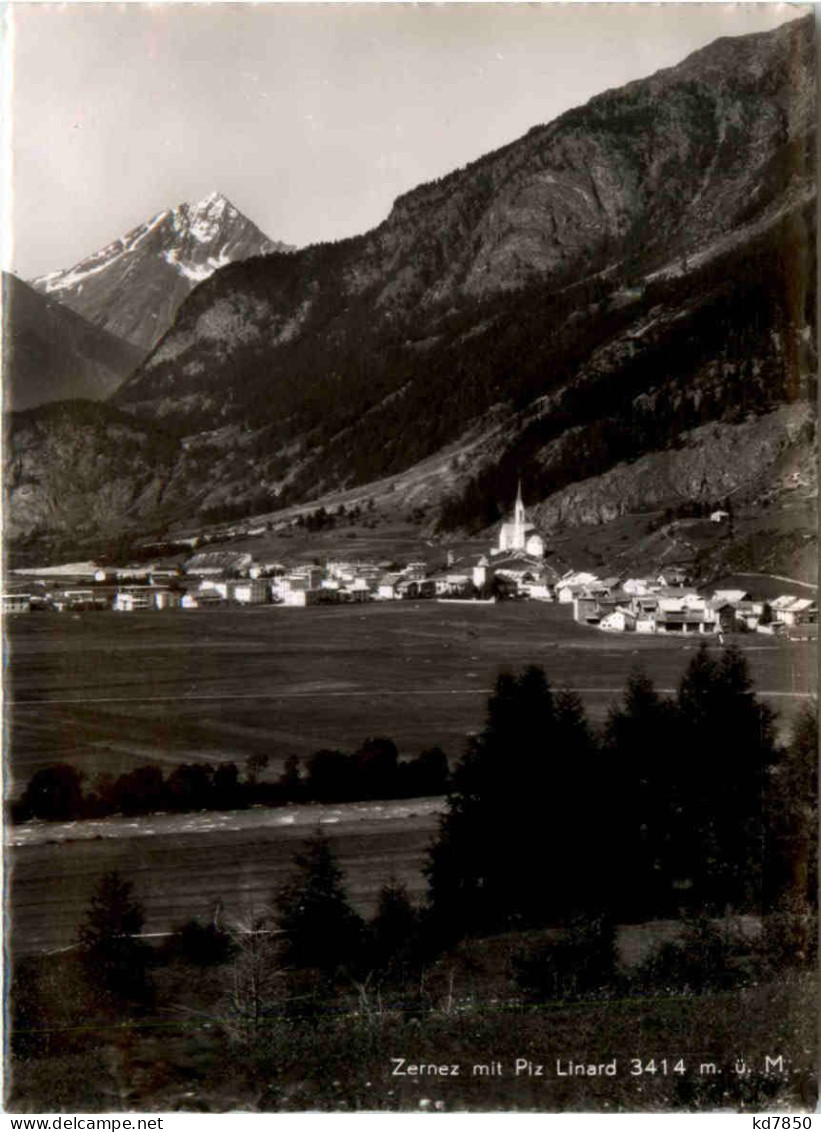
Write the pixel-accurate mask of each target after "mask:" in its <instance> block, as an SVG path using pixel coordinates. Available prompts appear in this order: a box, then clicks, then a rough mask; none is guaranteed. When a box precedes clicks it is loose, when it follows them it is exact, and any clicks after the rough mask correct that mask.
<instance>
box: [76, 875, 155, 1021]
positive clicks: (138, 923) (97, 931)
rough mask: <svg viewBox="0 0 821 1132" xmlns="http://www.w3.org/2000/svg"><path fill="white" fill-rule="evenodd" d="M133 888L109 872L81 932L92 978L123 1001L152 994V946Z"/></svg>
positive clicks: (84, 959)
mask: <svg viewBox="0 0 821 1132" xmlns="http://www.w3.org/2000/svg"><path fill="white" fill-rule="evenodd" d="M132 889H133V885H132V884H131V883H130V882H129V881H125V880H123V878H122V877H121V876H120V874H119V873H117V872H111V873H106V874H105V876H103V877H102V878H101V879H100V882H99V883H98V885H97V887H96V888H95V890H94V893H93V894H92V897H91V901H90V903H89V907H88V910H87V911H86V915H85V920H84V922H83V923H82V924H81V925H80V929H79V933H78V934H79V943H80V958H81V961H82V963H83V966H84V967H85V969H86V972H87V975H88V977H89V980H90V981H91V982H92V983H93V984H94V985H96V986H99V987H101V988H102V989H103V990H104V991H105V992H106V994H107V995H109V996H110V997H111V998H113V999H119V1000H129V999H130V1000H142V999H145V998H146V997H147V995H148V993H149V987H148V983H147V978H146V973H147V966H148V960H149V949H148V946H147V945H146V944H145V943H144V942H143V941H142V940H141V939H140V938H139V936H140V932H141V931H142V928H143V923H144V921H145V914H144V912H143V908H142V905H141V904H139V903H138V901H136V900H135V899H134V897H133V895H132Z"/></svg>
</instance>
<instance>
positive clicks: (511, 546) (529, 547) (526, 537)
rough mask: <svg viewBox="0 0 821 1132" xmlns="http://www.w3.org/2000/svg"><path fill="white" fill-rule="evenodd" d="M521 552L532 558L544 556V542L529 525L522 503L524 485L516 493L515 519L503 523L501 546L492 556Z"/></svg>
mask: <svg viewBox="0 0 821 1132" xmlns="http://www.w3.org/2000/svg"><path fill="white" fill-rule="evenodd" d="M517 550H518V551H521V552H523V553H524V554H526V555H528V556H529V557H530V558H542V557H543V555H544V540H543V539H542V536H541V535H540V534H539V533H538V531H537V530H536V528H535V527H534V526H533V524H532V523H529V522H528V520H527V516H526V514H525V506H524V503H523V502H522V484H521V480H520V481H519V489H518V491H517V492H516V504H515V506H514V508H513V518H512V519H507V520H506V521H505V522H504V523H502V528H501V530H500V531H499V545H498V546H495V547H493V549H492V550H491V552H490V553H491V554H492V555H494V554H510V553H511V551H517Z"/></svg>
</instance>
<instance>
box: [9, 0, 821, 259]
mask: <svg viewBox="0 0 821 1132" xmlns="http://www.w3.org/2000/svg"><path fill="white" fill-rule="evenodd" d="M807 10H808V9H807V7H806V6H804V7H801V6H790V5H783V4H661V5H656V4H640V5H630V4H621V3H619V4H564V5H558V4H441V5H439V4H421V5H410V4H304V5H300V4H258V5H250V4H219V3H215V4H202V3H195V4H156V5H149V4H127V5H118V4H68V5H56V4H28V3H17V4H15V5H13V9H12V11H13V22H14V87H13V96H12V117H13V157H14V166H13V196H12V230H13V235H14V249H13V254H12V255H8V254H7V255H6V260H7V263H6V266H10V267H11V269H12V270H14V271H15V272H16V273H17V274H19V275H21V276H22V277H23V278H30V277H32V276H34V275H38V274H42V273H44V272H46V271H49V270H53V269H56V268H61V267H68V266H71V265H72V264H73V263H75V262H77V261H78V260H80V259H82V258H84V257H85V256H86V255H88V254H90V253H91V252H94V251H96V250H97V249H98V248H100V247H102V246H103V245H104V244H106V243H108V242H109V241H110V240H112V239H115V238H116V237H117V236H119V235H122V234H123V233H124V232H126V231H127V230H128V229H129V228H132V227H134V226H135V225H136V224H139V223H141V222H142V221H144V220H147V219H148V218H149V217H150V216H152V215H153V214H155V213H156V212H159V211H160V210H162V209H164V208H167V207H169V206H171V205H175V204H178V203H179V202H181V201H183V200H192V201H193V200H198V199H200V198H202V197H204V196H206V195H207V194H208V193H209V192H210V191H211V190H212V189H218V190H220V191H221V192H223V193H225V195H226V196H228V197H229V198H230V199H231V200H232V201H233V202H234V204H236V205H237V207H238V208H240V209H241V210H242V211H243V212H245V213H246V214H247V215H248V216H249V217H250V218H251V219H253V220H254V221H255V222H256V223H257V224H258V225H259V226H260V227H261V228H262V229H263V231H265V232H266V234H267V235H269V236H270V237H272V238H273V239H281V240H286V241H288V242H289V243H293V244H297V245H303V244H306V243H313V242H316V241H319V240H328V239H338V238H340V237H342V236H348V235H353V234H355V233H357V232H363V231H365V230H366V229H368V228H370V227H373V226H374V225H375V224H378V223H379V222H380V221H381V220H382V219H383V218H384V217H385V216H386V215H387V214H388V212H389V210H390V205H391V202H392V201H393V199H394V198H395V197H396V196H397V195H398V194H400V193H402V192H405V191H406V190H408V189H410V188H412V187H413V186H414V185H417V184H419V183H420V182H422V181H426V180H430V179H431V178H433V177H438V176H441V175H442V174H443V173H446V172H448V171H449V170H451V169H453V168H455V167H457V166H459V165H463V164H465V163H466V162H468V161H471V160H473V159H474V158H476V157H478V156H480V155H481V154H482V153H486V152H488V151H489V150H491V149H494V148H496V147H497V146H499V145H503V144H504V143H505V142H508V141H511V140H513V139H514V138H516V137H519V136H520V135H521V134H523V133H524V132H526V131H527V130H528V129H529V128H530V127H531V126H534V125H537V124H539V123H544V122H548V121H550V120H551V119H553V118H555V117H556V115H558V114H560V113H561V112H562V111H563V110H566V109H568V108H569V107H571V106H575V105H578V104H580V103H582V102H584V101H586V100H587V99H588V98H590V97H591V96H592V95H594V94H596V93H598V92H599V91H602V90H605V89H607V88H608V87H614V86H619V85H621V84H622V83H624V82H627V81H629V80H630V79H634V78H640V77H642V76H643V75H647V74H650V73H652V72H653V71H656V70H658V69H659V68H661V67H666V66H670V65H672V64H675V63H677V62H679V61H680V60H681V59H683V58H684V57H685V56H686V55H688V54H689V53H690V52H691V51H693V50H696V49H697V48H699V47H701V46H703V45H705V44H706V43H709V42H711V41H712V40H713V39H716V38H717V37H718V36H720V35H741V34H745V33H746V32H751V31H762V30H768V29H770V28H772V27H775V26H777V25H778V24H781V23H784V22H786V21H787V20H789V19H793V18H797V17H798V16H801V15H803V14H804V12H806V11H807Z"/></svg>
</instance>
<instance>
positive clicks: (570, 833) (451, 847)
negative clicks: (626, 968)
mask: <svg viewBox="0 0 821 1132" xmlns="http://www.w3.org/2000/svg"><path fill="white" fill-rule="evenodd" d="M600 770H601V767H600V765H599V758H598V752H597V750H596V743H595V740H594V737H593V735H592V734H591V732H590V729H589V727H588V726H587V722H586V720H585V718H584V712H583V709H582V706H581V703H580V701H579V700H578V698H577V697H576V696H574V695H572V694H570V693H561V694H560V695H559V696H558V697H554V695H553V692H552V690H551V688H550V685H549V683H548V681H547V679H546V677H545V674H544V672H543V671H542V670H541V669H540V668H536V667H530V668H527V669H525V671H524V672H523V673H522V674H521V675H520V676H519V677H514V676H512V675H510V674H507V673H505V674H502V675H500V676H499V677H498V679H497V681H496V689H495V691H494V694H493V696H492V697H491V698H490V700H489V703H488V718H487V723H486V725H485V728H484V731H483V732H482V733H481V735H479V736H478V737H477V738H476V739H475V740H473V741H472V742H471V744H470V747H469V749H468V751H467V753H466V755H465V757H464V758H463V759H462V760H461V761H460V763H459V764H458V766H457V768H456V770H455V772H454V775H453V789H452V793H451V794H450V796H449V798H448V809H447V812H446V814H445V816H444V818H443V820H442V826H441V832H440V837H439V840H438V842H437V844H436V845H435V846H434V848H433V850H432V853H431V858H430V863H429V866H428V870H427V873H428V879H429V885H430V902H431V908H432V916H433V923H434V927H435V930H438V931H439V932H440V934H441V935H442V936H443V937H444V938H448V937H451V938H452V937H456V936H458V935H460V934H465V933H473V932H477V931H487V930H498V929H505V928H513V927H523V926H528V925H533V924H540V923H545V922H547V921H549V920H551V919H556V918H561V917H562V916H563V915H564V914H565V913H566V912H567V911H568V910H569V909H571V908H573V907H588V908H589V907H592V906H595V905H597V904H598V902H599V900H600V898H601V895H602V888H603V884H602V880H603V872H602V867H601V866H602V862H603V853H602V852H601V845H600V839H601V837H602V834H601V832H600V827H599V825H598V822H599V820H600V817H601V815H602V813H603V811H604V807H603V805H602V799H601V797H600V794H599V791H600V786H601V782H602V779H601V774H600Z"/></svg>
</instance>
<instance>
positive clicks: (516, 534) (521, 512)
mask: <svg viewBox="0 0 821 1132" xmlns="http://www.w3.org/2000/svg"><path fill="white" fill-rule="evenodd" d="M524 545H525V505H524V503H523V502H522V481H521V480H519V486H518V489H517V491H516V506H515V507H514V509H513V546H514V547H515V548H516V549H517V550H520V549H522V548H523V547H524Z"/></svg>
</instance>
